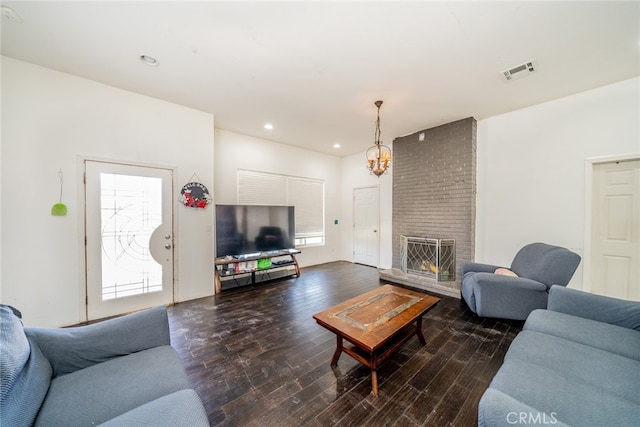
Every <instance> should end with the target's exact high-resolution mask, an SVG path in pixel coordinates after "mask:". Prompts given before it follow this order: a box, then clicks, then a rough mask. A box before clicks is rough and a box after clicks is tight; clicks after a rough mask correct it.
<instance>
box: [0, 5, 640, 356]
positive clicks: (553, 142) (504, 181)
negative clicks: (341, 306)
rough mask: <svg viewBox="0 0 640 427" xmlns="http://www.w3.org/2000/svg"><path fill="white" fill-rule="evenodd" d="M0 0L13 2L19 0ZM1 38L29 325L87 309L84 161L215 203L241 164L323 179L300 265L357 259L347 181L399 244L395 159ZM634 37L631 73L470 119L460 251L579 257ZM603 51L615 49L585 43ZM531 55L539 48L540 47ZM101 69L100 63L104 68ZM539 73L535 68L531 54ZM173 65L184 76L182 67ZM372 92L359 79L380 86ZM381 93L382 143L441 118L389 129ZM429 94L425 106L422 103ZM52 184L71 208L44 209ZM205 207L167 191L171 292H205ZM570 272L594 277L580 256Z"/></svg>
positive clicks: (14, 292) (481, 256) (6, 146)
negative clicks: (50, 57) (255, 120)
mask: <svg viewBox="0 0 640 427" xmlns="http://www.w3.org/2000/svg"><path fill="white" fill-rule="evenodd" d="M6 3H7V4H9V3H10V4H11V6H12V7H13V8H14V9H15V10H16V11H19V10H20V2H6ZM4 4H5V2H3V5H4ZM26 18H27V15H25V19H26ZM8 25H12V23H7V22H3V32H4V31H5V28H6V27H7V26H8ZM637 27H638V25H637V24H636V28H634V29H633V31H635V34H636V35H637V34H638V28H637ZM633 31H632V32H633ZM7 40H8V39H7V38H6V37H5V36H4V34H3V42H2V43H3V56H2V147H1V149H2V152H1V154H2V157H1V161H2V177H1V180H2V181H1V186H2V199H1V203H2V209H1V218H0V219H1V224H2V237H1V238H2V246H1V252H0V256H1V259H0V260H1V271H0V273H1V279H2V280H1V284H0V301H1V302H2V303H4V304H10V305H12V306H15V307H18V308H19V309H20V310H21V311H22V313H23V318H24V323H25V325H27V326H39V327H59V326H69V325H75V324H78V323H82V322H85V321H87V320H88V319H87V312H86V298H87V294H86V289H85V283H86V274H87V271H86V265H85V250H84V247H85V229H84V227H85V225H84V218H85V211H84V200H85V194H84V192H85V188H84V185H83V174H84V161H85V160H87V159H88V160H98V161H99V160H109V161H114V160H115V161H122V162H131V163H134V164H143V165H152V166H155V165H169V166H171V168H172V169H173V170H174V173H175V175H174V183H175V186H176V190H177V189H179V188H180V186H182V184H183V183H186V182H188V181H189V180H190V179H191V177H193V176H194V175H196V176H197V177H198V179H199V180H200V181H201V182H202V183H203V184H204V185H206V186H207V187H208V188H209V190H210V191H211V193H212V195H213V197H214V202H215V204H234V203H237V187H236V185H235V183H236V180H237V171H238V170H256V171H263V172H270V173H276V174H283V175H288V176H298V177H307V178H313V179H318V180H322V181H323V182H324V185H325V195H326V197H325V207H324V209H325V244H324V245H323V246H317V247H308V248H303V249H302V253H301V254H300V255H299V256H298V260H299V263H300V266H301V267H303V274H304V268H310V267H314V266H318V265H323V264H327V263H332V262H336V261H347V262H353V246H354V244H353V240H354V235H353V227H352V218H353V210H354V207H353V202H352V199H353V192H354V189H356V188H362V187H371V186H373V187H377V188H378V189H379V199H380V209H379V223H380V233H379V234H380V235H379V251H380V252H379V263H378V265H376V266H375V267H377V268H379V269H380V270H386V269H391V268H394V259H393V257H394V250H395V251H397V250H398V247H397V243H396V242H395V241H394V237H393V232H392V224H393V215H392V210H393V190H394V179H395V178H396V177H395V176H394V175H393V171H394V169H393V168H394V165H393V164H392V166H391V171H390V172H389V174H386V175H383V176H381V177H380V178H378V177H375V176H372V175H371V174H369V172H368V170H367V169H366V167H365V161H364V151H365V150H364V149H363V150H362V151H361V152H358V153H356V154H352V155H348V156H336V155H331V154H327V153H320V152H318V151H315V150H308V149H304V148H300V147H298V146H292V145H288V144H283V143H280V142H276V141H275V140H274V138H273V137H271V136H269V134H268V133H266V132H264V133H262V135H263V136H256V135H253V136H249V135H246V134H244V133H241V132H238V131H234V130H229V129H225V128H222V127H218V126H217V124H216V115H215V114H214V113H213V112H210V111H204V110H202V109H199V108H196V107H193V106H192V107H189V106H185V105H187V104H186V103H181V102H178V101H175V102H169V101H167V100H164V99H160V98H156V97H153V96H150V95H146V94H144V91H142V90H140V91H139V90H138V89H137V88H135V87H116V86H114V85H109V84H105V83H102V82H99V81H95V80H91V79H87V78H83V77H79V76H77V75H74V73H73V72H71V71H66V72H65V70H66V68H65V67H66V66H65V65H64V64H56V65H57V66H50V67H44V66H41V65H37V64H36V63H35V62H36V61H35V60H34V63H32V62H30V61H28V60H26V59H16V58H15V57H13V56H12V55H5V53H4V49H5V47H4V46H5V43H9V41H7ZM634 48H635V53H634V54H633V58H632V60H633V61H635V64H636V65H635V68H634V69H633V70H632V72H631V73H630V74H628V75H625V76H623V77H617V78H614V79H613V80H602V82H601V84H598V85H595V86H593V87H591V88H589V89H587V90H581V91H579V92H578V93H566V94H564V95H562V96H560V97H558V98H557V99H552V100H545V101H543V102H539V103H536V104H535V105H526V106H524V105H523V106H521V107H519V108H516V109H514V110H512V111H507V112H503V113H500V114H496V115H493V116H490V117H483V118H476V119H477V132H476V147H477V152H476V168H477V171H476V177H475V179H476V198H475V203H476V206H475V212H474V237H473V251H472V255H473V256H472V257H471V258H472V259H469V260H468V261H478V262H491V263H496V264H503V265H508V264H509V263H510V261H511V260H512V258H513V255H514V254H515V253H516V252H517V250H518V249H519V248H521V247H522V246H523V245H525V244H526V243H529V242H533V241H542V242H548V243H552V244H557V245H559V246H563V247H566V248H569V249H571V250H572V251H574V252H576V253H578V254H579V255H581V256H582V257H583V260H585V259H587V258H588V256H589V254H588V251H589V249H590V246H589V241H588V237H587V236H588V233H587V228H588V224H589V220H590V218H589V214H588V213H587V208H586V206H587V203H588V197H589V196H588V194H589V190H590V186H591V183H590V182H589V179H590V173H591V168H592V167H593V164H594V163H596V162H599V161H620V160H629V159H634V158H639V157H640V145H639V141H640V65H639V63H638V60H637V59H638V55H639V53H638V51H640V45H638V38H636V40H635V45H634ZM43 49H45V48H44V47H43ZM585 49H587V48H585ZM607 49H612V50H613V49H614V47H613V46H594V47H593V50H595V51H598V50H607ZM587 50H588V49H587ZM531 54H532V55H533V54H534V53H531ZM525 55H527V57H526V58H528V57H529V56H528V55H529V53H526V54H525ZM535 55H536V56H538V58H540V60H542V59H543V58H544V52H536V53H535ZM136 61H137V59H136ZM162 65H164V64H161V66H162ZM55 68H58V69H55ZM147 71H148V70H147V69H145V68H142V66H141V64H139V63H136V64H134V65H132V66H131V70H130V72H131V73H133V74H136V75H139V76H140V78H141V79H142V80H145V79H148V80H149V81H153V79H154V77H153V75H151V76H150V75H149V74H147ZM496 71H499V70H496ZM587 72H588V71H585V73H587ZM103 73H104V74H105V75H108V74H109V69H108V68H107V69H105V70H103ZM540 73H544V64H542V63H541V71H540ZM496 74H497V73H496ZM535 77H536V76H535V75H532V76H531V78H535ZM183 78H185V79H188V78H189V73H188V72H185V73H184V75H183ZM469 78H470V79H473V76H469ZM580 78H581V76H572V77H571V79H575V80H580ZM522 81H523V82H524V81H525V80H522ZM513 83H518V82H517V81H516V82H513ZM505 84H507V83H505ZM180 90H181V89H180V87H175V88H172V91H175V92H179V91H180ZM374 92H375V91H374V90H373V89H371V93H372V96H374V97H376V96H377V94H375V93H374ZM385 92H388V90H387V91H385ZM374 101H375V99H374V98H372V99H365V100H363V104H364V105H362V106H359V107H358V108H359V109H360V111H359V112H358V113H357V114H354V116H356V117H357V118H363V122H364V123H365V133H367V135H366V136H367V137H368V138H370V136H371V134H373V118H374V117H375V116H374V114H375V110H374V107H373V102H374ZM385 101H388V104H386V105H385V107H386V106H387V105H391V104H392V102H391V99H390V98H385ZM271 102H274V103H275V102H277V100H276V99H274V100H271ZM308 102H309V103H312V102H313V99H308ZM394 102H400V101H394ZM454 103H455V102H454ZM385 107H383V109H382V124H383V132H384V137H385V141H387V142H386V143H387V144H389V145H392V144H391V142H390V141H391V140H392V139H393V138H396V137H401V136H404V135H406V134H408V133H413V132H420V131H422V130H424V131H428V130H429V129H432V128H434V127H437V126H440V125H446V124H447V123H449V122H450V121H447V122H443V123H438V124H434V125H430V124H427V122H426V121H425V122H424V123H425V124H420V125H419V127H417V128H407V129H403V132H404V133H398V134H389V133H387V131H386V129H388V128H389V127H390V123H389V122H392V121H394V118H395V117H394V115H395V114H392V113H393V109H392V108H388V109H385ZM431 108H432V106H428V107H427V108H425V113H424V114H425V116H426V115H427V110H429V109H431ZM414 114H415V115H417V116H420V115H421V112H420V111H417V112H414ZM468 117H471V116H466V117H457V118H456V120H463V119H466V118H468ZM314 120H315V119H314V118H313V117H310V118H309V121H310V122H312V121H314ZM451 121H453V120H451ZM387 123H389V125H387ZM369 125H371V126H370V128H369V127H366V126H369ZM385 125H386V127H385ZM327 126H330V124H328V125H327ZM248 153H250V155H248ZM59 171H62V172H63V181H62V182H61V181H60V180H59ZM61 185H63V192H62V195H61V198H62V200H63V201H64V202H65V204H66V205H67V207H68V214H67V215H66V216H62V217H56V216H51V215H50V208H51V205H52V204H53V203H55V202H57V201H58V196H59V194H60V190H61ZM176 200H177V197H176ZM213 212H214V210H213V207H212V206H209V207H207V208H205V209H188V208H186V207H183V206H178V205H177V202H176V213H177V214H176V219H175V224H176V227H175V230H174V233H175V236H176V240H175V260H176V261H175V276H174V277H175V280H174V302H176V303H177V302H184V301H191V300H196V299H199V298H203V297H209V296H211V295H212V294H213V293H214V277H213V269H214V264H213V262H214V257H215V233H214V230H215V218H214V214H213ZM394 245H396V246H394ZM569 286H570V287H571V288H576V289H584V290H591V286H592V284H591V282H590V277H589V276H588V275H585V264H584V262H583V263H581V265H580V266H579V267H578V269H577V271H576V273H575V275H574V276H573V278H572V280H571V283H570V285H569ZM327 363H328V362H327Z"/></svg>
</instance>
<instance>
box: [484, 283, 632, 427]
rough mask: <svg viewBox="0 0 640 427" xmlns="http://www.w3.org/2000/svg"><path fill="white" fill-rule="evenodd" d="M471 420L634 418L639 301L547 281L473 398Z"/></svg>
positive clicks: (594, 422) (600, 421)
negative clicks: (539, 305)
mask: <svg viewBox="0 0 640 427" xmlns="http://www.w3.org/2000/svg"><path fill="white" fill-rule="evenodd" d="M478 425H479V426H481V427H485V426H486V427H489V426H514V425H548V426H617V427H621V426H638V425H640V302H633V301H626V300H621V299H616V298H609V297H604V296H599V295H594V294H590V293H587V292H582V291H578V290H575V289H570V288H565V287H562V286H552V287H551V289H550V292H549V300H548V306H547V309H546V310H545V309H538V310H535V311H533V312H532V313H531V314H530V315H529V317H528V318H527V319H526V321H525V323H524V327H523V330H522V331H521V332H520V333H519V334H518V335H517V336H516V338H515V339H514V340H513V342H512V343H511V346H510V347H509V350H508V351H507V354H506V355H505V357H504V363H503V365H502V366H501V367H500V369H499V370H498V372H497V373H496V375H495V377H494V378H493V380H492V382H491V384H490V386H489V388H488V389H487V390H486V391H485V393H484V394H483V396H482V398H481V399H480V403H479V407H478Z"/></svg>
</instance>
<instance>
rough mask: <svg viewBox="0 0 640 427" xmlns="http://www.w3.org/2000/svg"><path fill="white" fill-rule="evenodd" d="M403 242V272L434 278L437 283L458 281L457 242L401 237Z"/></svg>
mask: <svg viewBox="0 0 640 427" xmlns="http://www.w3.org/2000/svg"><path fill="white" fill-rule="evenodd" d="M400 238H401V241H402V253H401V263H402V271H404V272H405V273H406V274H415V275H419V276H425V277H429V278H434V279H435V280H437V281H453V280H455V279H456V241H455V240H454V239H432V238H428V237H408V236H400Z"/></svg>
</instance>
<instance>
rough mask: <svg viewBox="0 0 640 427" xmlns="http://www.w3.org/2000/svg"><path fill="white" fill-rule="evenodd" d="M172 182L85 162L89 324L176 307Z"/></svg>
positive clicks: (144, 170)
mask: <svg viewBox="0 0 640 427" xmlns="http://www.w3.org/2000/svg"><path fill="white" fill-rule="evenodd" d="M172 176H173V173H172V171H171V170H170V169H161V168H149V167H141V166H134V165H125V164H116V163H105V162H94V161H86V162H85V177H86V178H85V181H86V182H85V226H86V246H85V247H86V269H87V271H86V277H87V317H88V320H94V319H101V318H104V317H108V316H114V315H118V314H122V313H128V312H131V311H137V310H141V309H144V308H148V307H152V306H156V305H163V304H169V303H171V302H172V301H173V256H174V250H173V199H174V198H173V193H172V189H173V182H172V181H173V180H172Z"/></svg>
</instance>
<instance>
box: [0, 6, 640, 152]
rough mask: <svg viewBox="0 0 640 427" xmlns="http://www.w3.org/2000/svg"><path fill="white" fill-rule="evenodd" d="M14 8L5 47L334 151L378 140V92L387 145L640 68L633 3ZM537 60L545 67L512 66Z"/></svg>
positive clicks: (9, 52)
mask: <svg viewBox="0 0 640 427" xmlns="http://www.w3.org/2000/svg"><path fill="white" fill-rule="evenodd" d="M2 5H3V6H9V7H11V8H12V9H13V10H14V11H15V12H17V13H18V14H19V15H20V16H21V17H22V20H23V22H22V23H15V22H11V21H9V20H8V19H6V18H5V17H3V18H2V54H3V55H6V56H9V57H13V58H17V59H20V60H23V61H27V62H31V63H34V64H39V65H42V66H45V67H49V68H52V69H54V70H59V71H63V72H66V73H70V74H74V75H77V76H80V77H85V78H88V79H91V80H95V81H98V82H102V83H105V84H108V85H112V86H115V87H119V88H122V89H126V90H129V91H133V92H137V93H140V94H144V95H148V96H151V97H154V98H159V99H163V100H167V101H171V102H174V103H177V104H181V105H185V106H189V107H192V108H195V109H198V110H202V111H206V112H210V113H212V114H214V116H215V123H216V127H219V128H224V129H228V130H232V131H236V132H240V133H243V134H247V135H252V136H256V137H260V138H265V139H269V140H274V141H278V142H282V143H285V144H289V145H293V146H299V147H303V148H306V149H310V150H314V151H318V152H324V153H328V154H333V155H338V156H346V155H351V154H354V153H358V152H362V153H363V156H364V151H365V150H366V148H367V147H368V146H370V145H372V143H373V137H374V122H375V115H376V107H375V106H374V101H376V100H377V99H382V100H384V104H383V106H382V108H381V123H382V139H383V141H384V142H386V143H389V142H391V141H392V140H393V138H395V137H398V136H402V135H406V134H410V133H413V132H416V131H419V130H422V129H427V128H431V127H434V126H437V125H440V124H444V123H448V122H451V121H455V120H458V119H463V118H466V117H470V116H473V117H475V118H476V119H484V118H487V117H491V116H494V115H497V114H501V113H505V112H509V111H513V110H516V109H519V108H523V107H526V106H529V105H533V104H537V103H540V102H544V101H548V100H551V99H555V98H559V97H563V96H567V95H570V94H573V93H577V92H581V91H584V90H588V89H592V88H595V87H599V86H603V85H607V84H610V83H614V82H617V81H621V80H625V79H628V78H632V77H635V76H638V75H640V2H637V1H631V2H611V1H602V2H593V1H588V2H576V1H571V2H538V1H534V2H521V1H512V2H483V1H475V2H459V1H455V2H433V1H411V2H403V1H394V2H371V1H356V2H338V1H333V2H304V1H298V2H291V1H289V2H263V1H258V2H247V1H233V2H230V1H229V2H222V1H197V2H187V1H172V2H154V1H142V2H133V1H131V2H97V1H84V2H60V1H45V2H31V1H28V2H27V1H3V2H2ZM142 54H146V55H150V56H153V57H155V58H156V59H157V60H158V61H159V64H160V65H159V66H158V67H149V66H147V65H144V64H143V63H142V62H141V61H140V60H139V57H140V55H142ZM532 59H534V60H536V72H534V73H531V74H529V75H528V76H527V77H525V78H520V79H514V80H512V81H510V82H507V81H505V80H504V79H503V78H502V77H501V75H500V72H501V71H503V70H505V69H509V68H512V67H514V66H516V65H519V64H521V63H523V62H526V61H529V60H532ZM639 96H640V94H639ZM266 122H271V123H273V125H274V129H273V130H271V131H267V130H265V129H264V128H263V125H264V124H265V123H266ZM335 143H339V144H341V145H342V148H341V149H335V148H333V144H335Z"/></svg>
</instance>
